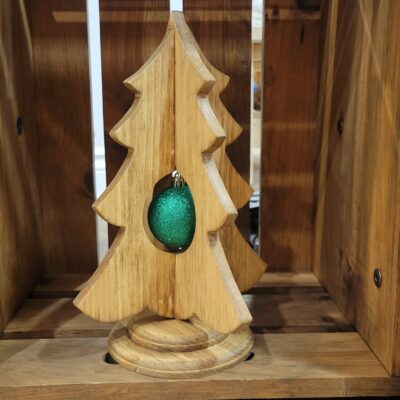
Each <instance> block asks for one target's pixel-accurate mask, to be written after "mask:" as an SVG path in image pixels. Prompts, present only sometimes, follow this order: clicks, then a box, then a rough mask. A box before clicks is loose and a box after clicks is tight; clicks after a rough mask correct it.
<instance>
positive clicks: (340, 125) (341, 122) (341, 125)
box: [336, 116, 344, 135]
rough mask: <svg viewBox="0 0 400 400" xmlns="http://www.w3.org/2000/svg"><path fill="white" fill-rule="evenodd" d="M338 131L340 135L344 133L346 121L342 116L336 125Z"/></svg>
mask: <svg viewBox="0 0 400 400" xmlns="http://www.w3.org/2000/svg"><path fill="white" fill-rule="evenodd" d="M336 130H337V133H338V134H339V135H342V134H343V131H344V119H343V116H340V118H339V119H338V121H337V124H336Z"/></svg>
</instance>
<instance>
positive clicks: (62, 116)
mask: <svg viewBox="0 0 400 400" xmlns="http://www.w3.org/2000/svg"><path fill="white" fill-rule="evenodd" d="M23 3H24V4H25V5H26V7H27V9H28V13H27V15H26V18H27V23H28V21H29V24H30V30H31V33H32V54H33V68H34V77H33V78H34V79H33V83H34V87H35V102H34V106H35V112H36V123H37V133H38V139H37V141H38V145H39V147H40V152H39V155H40V160H39V164H38V165H39V168H40V170H39V173H40V192H41V202H42V214H41V218H42V223H43V234H42V235H41V241H42V242H43V247H44V253H45V263H44V266H45V268H46V270H47V271H48V272H78V273H79V272H93V271H94V270H95V269H96V266H97V250H96V225H95V215H94V214H93V211H92V209H91V204H92V203H93V200H94V193H93V163H92V132H91V123H90V89H89V67H88V47H87V46H88V43H87V26H86V20H85V19H83V20H82V21H81V22H75V21H73V20H72V21H71V20H69V21H68V20H64V21H62V20H61V21H59V20H57V18H56V15H57V13H58V15H61V16H62V15H71V14H74V13H85V12H86V5H85V2H84V1H82V0H61V1H57V3H54V2H53V1H52V0H32V1H25V2H23ZM83 15H84V14H83ZM27 29H28V30H29V28H28V27H27ZM27 97H28V98H29V96H27Z"/></svg>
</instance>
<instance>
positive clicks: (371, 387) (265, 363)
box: [0, 333, 400, 400]
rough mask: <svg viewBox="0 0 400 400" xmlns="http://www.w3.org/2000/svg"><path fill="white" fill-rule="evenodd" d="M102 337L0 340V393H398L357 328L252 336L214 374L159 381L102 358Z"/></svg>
mask: <svg viewBox="0 0 400 400" xmlns="http://www.w3.org/2000/svg"><path fill="white" fill-rule="evenodd" d="M105 348H106V339H105V338H89V339H79V338H77V339H41V340H2V341H0V397H2V398H6V399H8V400H14V399H20V398H24V399H25V400H39V399H40V400H43V399H52V398H59V399H62V400H67V399H68V400H76V398H78V397H83V398H87V399H91V400H97V399H105V398H118V399H120V400H128V399H129V400H132V399H138V400H139V399H140V400H146V399H154V398H157V399H161V400H166V399H171V400H175V399H178V398H185V399H192V400H195V399H196V400H197V399H249V398H251V399H257V398H258V399H267V398H300V397H303V398H304V397H306V398H307V397H319V398H322V397H353V396H368V395H375V396H390V395H394V396H396V395H397V396H398V395H399V394H400V380H399V379H394V378H390V377H389V376H388V374H387V373H386V371H385V370H384V368H383V367H382V366H381V364H380V363H379V361H377V359H376V358H375V357H374V355H373V354H372V353H371V351H370V350H369V349H368V347H367V345H366V344H365V343H364V342H363V341H362V339H361V338H360V337H359V335H358V334H357V333H315V334H310V333H307V334H269V335H256V336H255V346H254V348H253V351H254V354H255V355H254V357H253V358H252V359H251V360H250V361H247V362H243V363H241V364H239V365H238V366H236V367H234V368H232V369H230V370H228V371H226V372H222V373H220V374H217V375H212V376H210V377H205V378H200V379H193V380H178V381H177V380H163V379H158V378H150V377H146V376H143V375H140V374H135V373H133V372H132V371H129V370H127V369H125V368H122V367H120V366H118V365H110V364H106V363H104V362H103V360H102V359H103V356H104V349H105Z"/></svg>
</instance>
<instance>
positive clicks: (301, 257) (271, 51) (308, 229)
mask: <svg viewBox="0 0 400 400" xmlns="http://www.w3.org/2000/svg"><path fill="white" fill-rule="evenodd" d="M265 6H266V14H265V34H264V43H265V46H264V49H265V50H264V51H265V53H264V103H263V109H264V113H263V137H262V148H261V203H260V254H261V257H262V258H264V259H265V260H267V261H268V265H269V268H270V270H271V271H292V272H304V271H309V270H310V268H311V264H312V263H311V261H312V245H313V222H314V208H315V204H316V203H315V196H314V190H315V189H314V179H315V163H316V159H317V155H318V150H319V148H318V145H319V136H320V134H319V132H318V131H317V130H316V117H317V97H318V77H319V75H318V73H319V71H318V66H319V52H320V49H319V46H320V44H319V30H320V21H319V18H316V19H314V18H310V15H313V14H314V16H319V11H316V12H309V13H304V12H300V13H298V14H297V15H296V16H293V18H290V19H285V18H280V17H279V15H280V13H281V11H282V12H284V11H285V10H287V9H289V10H292V9H293V8H297V4H296V2H290V4H288V2H287V1H285V0H280V1H268V0H267V1H266V2H265ZM271 9H272V10H274V9H275V10H276V12H278V13H279V15H278V16H277V17H276V18H275V17H274V15H273V14H274V13H273V12H271Z"/></svg>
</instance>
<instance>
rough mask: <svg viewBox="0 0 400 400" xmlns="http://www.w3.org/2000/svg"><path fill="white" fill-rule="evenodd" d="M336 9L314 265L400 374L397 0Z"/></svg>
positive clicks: (370, 341)
mask: <svg viewBox="0 0 400 400" xmlns="http://www.w3.org/2000/svg"><path fill="white" fill-rule="evenodd" d="M337 12H338V17H337V27H336V29H337V36H336V47H335V54H334V67H333V68H334V69H333V81H332V104H331V107H330V110H328V112H327V113H326V114H325V115H324V117H325V121H324V124H325V125H324V126H325V127H326V128H327V129H325V130H324V131H323V134H324V138H323V143H325V145H326V146H328V149H327V151H326V150H325V151H324V152H323V151H321V154H323V155H324V156H325V155H326V157H327V158H326V161H323V160H321V162H325V163H326V165H327V168H326V175H325V179H324V180H323V181H322V182H323V185H322V186H320V190H324V192H320V195H321V198H320V199H321V200H322V201H323V199H325V201H324V204H322V207H324V213H323V217H322V218H320V220H319V224H322V226H319V227H317V229H321V231H322V233H321V236H322V239H321V243H322V245H321V248H320V249H317V250H319V251H320V260H321V262H320V264H319V263H318V262H317V263H316V264H315V265H314V270H315V271H316V274H317V275H318V277H319V279H320V280H321V281H322V283H323V284H324V285H325V286H326V287H327V288H328V289H329V291H330V293H331V294H332V296H333V298H334V299H335V301H336V302H337V304H338V305H339V307H340V308H341V309H342V311H343V312H344V314H345V315H346V317H347V318H348V319H349V321H350V322H351V323H352V324H354V326H355V327H356V328H357V330H358V332H359V333H360V334H361V336H362V337H364V338H365V340H366V341H367V343H368V345H369V346H370V347H371V348H372V350H373V351H375V353H376V355H377V357H378V358H379V359H380V361H381V362H382V363H383V365H384V366H385V368H386V369H387V370H388V371H389V372H391V373H393V374H399V373H400V352H399V344H400V331H399V321H400V320H399V318H400V317H399V315H400V314H399V305H400V302H399V257H398V249H399V226H400V213H399V210H400V208H399V190H398V188H399V187H400V186H399V183H400V182H399V176H400V175H399V159H398V143H399V126H400V114H399V112H398V109H399V104H400V96H399V93H400V68H399V67H400V42H399V40H398V38H399V35H400V26H399V24H398V20H399V18H400V3H399V2H398V1H390V0H383V1H379V2H373V1H368V0H360V1H355V2H348V1H339V2H338V11H337ZM341 116H342V117H343V122H344V130H343V133H342V134H338V131H337V121H338V119H339V118H340V117H341ZM321 173H323V174H325V172H324V170H322V171H321ZM322 178H324V176H322ZM376 268H380V270H381V273H382V277H383V281H382V286H381V287H380V288H378V287H376V286H375V284H374V279H373V273H374V270H375V269H376Z"/></svg>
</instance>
